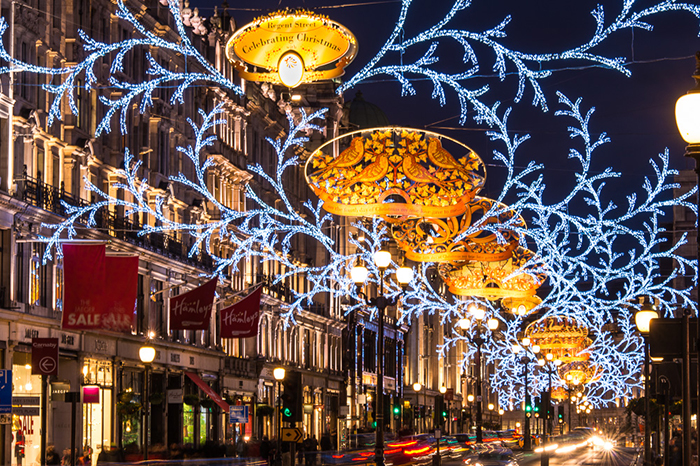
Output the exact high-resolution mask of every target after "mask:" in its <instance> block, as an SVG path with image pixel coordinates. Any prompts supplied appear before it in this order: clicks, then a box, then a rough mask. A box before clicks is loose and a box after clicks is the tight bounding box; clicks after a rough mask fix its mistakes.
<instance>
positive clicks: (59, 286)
mask: <svg viewBox="0 0 700 466" xmlns="http://www.w3.org/2000/svg"><path fill="white" fill-rule="evenodd" d="M63 277H64V276H63V258H62V257H59V258H58V259H57V260H56V294H55V296H54V304H53V307H54V309H55V310H56V311H62V310H63V280H64V278H63Z"/></svg>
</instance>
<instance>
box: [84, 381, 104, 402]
mask: <svg viewBox="0 0 700 466" xmlns="http://www.w3.org/2000/svg"><path fill="white" fill-rule="evenodd" d="M99 402H100V387H98V386H97V385H85V386H84V387H83V403H99Z"/></svg>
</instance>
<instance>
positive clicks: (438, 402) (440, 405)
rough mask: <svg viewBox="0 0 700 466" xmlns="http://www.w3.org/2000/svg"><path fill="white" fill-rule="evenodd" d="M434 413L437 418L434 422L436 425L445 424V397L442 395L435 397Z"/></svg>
mask: <svg viewBox="0 0 700 466" xmlns="http://www.w3.org/2000/svg"><path fill="white" fill-rule="evenodd" d="M435 413H436V416H437V419H435V422H436V423H437V424H438V425H442V424H443V423H444V422H445V419H447V410H446V409H445V397H443V396H442V395H438V396H436V397H435Z"/></svg>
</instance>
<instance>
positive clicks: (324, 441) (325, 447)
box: [321, 431, 333, 451]
mask: <svg viewBox="0 0 700 466" xmlns="http://www.w3.org/2000/svg"><path fill="white" fill-rule="evenodd" d="M332 449H333V443H332V442H331V434H330V432H328V431H326V432H324V433H323V437H321V451H330V450H332Z"/></svg>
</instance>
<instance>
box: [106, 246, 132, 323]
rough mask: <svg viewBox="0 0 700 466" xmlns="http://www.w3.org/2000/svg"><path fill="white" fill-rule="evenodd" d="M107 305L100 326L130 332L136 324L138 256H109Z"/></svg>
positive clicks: (107, 263)
mask: <svg viewBox="0 0 700 466" xmlns="http://www.w3.org/2000/svg"><path fill="white" fill-rule="evenodd" d="M106 266H107V274H106V277H107V280H106V282H105V283H106V284H107V286H105V295H104V298H105V307H104V312H103V313H102V318H101V319H100V327H102V328H104V329H105V330H113V331H115V332H130V331H131V328H132V326H134V324H135V322H134V321H135V310H136V298H137V295H138V280H139V258H138V256H114V257H109V256H108V257H107V261H106Z"/></svg>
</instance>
